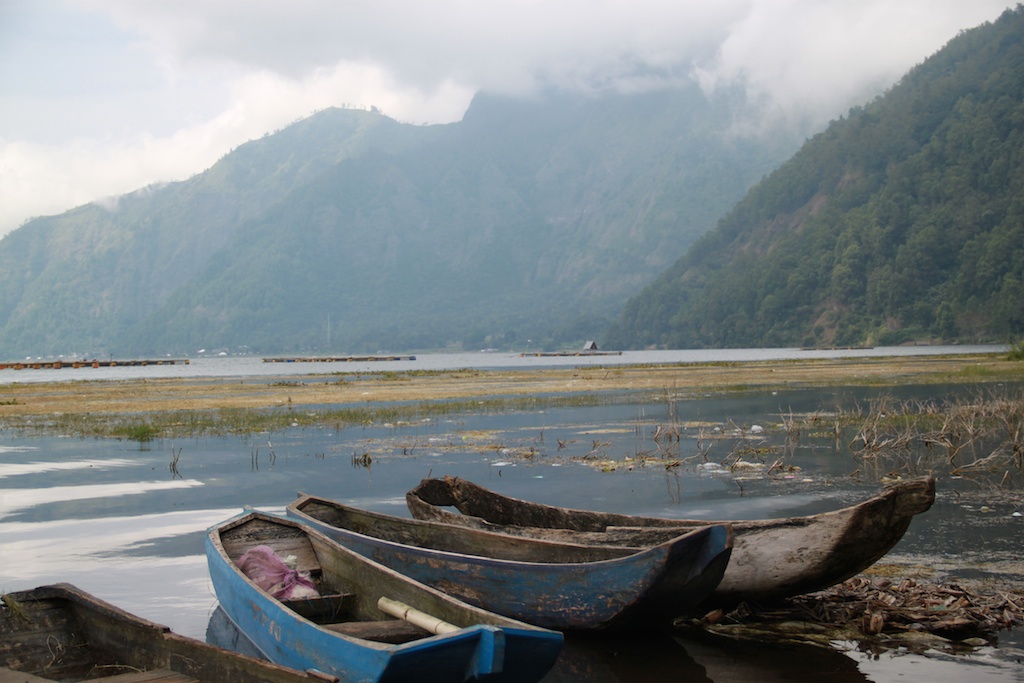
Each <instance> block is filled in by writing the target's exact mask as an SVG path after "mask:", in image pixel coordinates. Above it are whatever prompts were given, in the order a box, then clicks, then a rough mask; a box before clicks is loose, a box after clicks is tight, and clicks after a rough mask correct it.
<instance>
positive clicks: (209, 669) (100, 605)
mask: <svg viewBox="0 0 1024 683" xmlns="http://www.w3.org/2000/svg"><path fill="white" fill-rule="evenodd" d="M3 597H4V600H3V604H0V681H3V682H4V683H8V682H9V683H53V681H84V680H88V681H97V682H99V681H111V682H114V681H116V682H117V683H142V682H143V681H144V682H146V683H197V682H199V681H203V682H206V683H222V682H223V681H232V682H236V681H237V683H311V681H320V682H321V683H322V681H324V680H337V679H335V678H331V677H321V676H318V675H309V674H306V673H303V672H302V671H296V670H293V669H288V668H285V667H283V666H278V665H277V664H271V663H269V662H265V661H261V660H259V659H254V658H252V657H246V656H244V655H240V654H237V653H235V652H231V651H228V650H223V649H221V648H219V647H214V646H213V645H207V644H206V643H204V642H202V641H199V640H195V639H193V638H186V637H185V636H180V635H178V634H176V633H173V632H172V631H171V630H170V629H169V628H167V627H166V626H161V625H160V624H155V623H153V622H151V621H146V620H145V619H141V618H139V617H137V616H135V615H133V614H130V613H128V612H125V611H124V610H121V609H118V608H117V607H114V606H113V605H111V604H109V603H107V602H104V601H103V600H100V599H99V598H96V597H94V596H92V595H90V594H89V593H86V592H85V591H83V590H80V589H78V588H76V587H75V586H72V585H71V584H67V583H61V584H55V585H52V586H40V587H39V588H36V589H34V590H28V591H19V592H15V593H8V594H7V595H4V596H3Z"/></svg>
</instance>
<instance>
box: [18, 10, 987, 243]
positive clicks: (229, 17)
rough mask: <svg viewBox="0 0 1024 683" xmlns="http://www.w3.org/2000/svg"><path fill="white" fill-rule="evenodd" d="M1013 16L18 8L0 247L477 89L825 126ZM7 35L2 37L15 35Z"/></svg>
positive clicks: (460, 101) (431, 117) (434, 111)
mask: <svg viewBox="0 0 1024 683" xmlns="http://www.w3.org/2000/svg"><path fill="white" fill-rule="evenodd" d="M1006 6H1007V4H1006V3H1005V2H1004V1H1003V0H975V1H974V2H971V3H963V2H961V1H960V0H955V1H954V0H902V1H901V2H899V3H895V2H891V1H889V0H860V1H858V2H849V1H848V0H630V1H629V2H626V1H625V0H599V1H597V2H594V0H503V1H502V2H495V1H491V2H488V1H486V0H437V1H436V2H430V3H424V2H411V1H410V0H376V1H375V2H356V1H355V0H292V2H288V3H283V2H278V1H277V0H217V1H216V2H210V1H209V0H177V1H176V2H173V3H153V2H137V0H66V2H65V3H60V2H59V0H49V1H46V2H36V0H5V1H4V2H3V3H0V235H2V234H4V233H5V232H7V231H9V230H10V229H12V228H14V227H16V226H17V225H18V224H19V223H21V222H22V221H24V220H25V219H26V218H27V217H29V216H32V215H39V214H48V213H57V212H61V211H64V210H66V209H68V208H71V207H73V206H75V205H78V204H82V203H85V202H89V201H93V200H96V199H97V198H101V197H105V196H110V195H117V194H121V193H125V192H129V191H132V190H134V189H137V188H139V187H143V186H145V185H147V184H150V183H153V182H157V181H163V180H173V179H181V178H185V177H187V176H189V175H192V174H193V173H196V172H199V171H202V170H203V169H205V168H206V167H208V166H209V165H210V164H212V163H213V162H214V161H215V160H216V159H217V158H219V157H220V156H222V155H223V154H224V153H226V152H227V151H228V150H230V149H232V148H233V147H236V146H237V145H239V144H241V143H242V142H245V141H246V140H249V139H252V138H257V137H260V136H261V135H263V134H264V133H265V132H268V131H272V130H275V129H278V128H281V127H283V126H285V125H287V124H289V123H291V122H292V121H294V120H296V119H297V118H300V117H303V116H306V115H308V114H309V113H310V112H312V111H314V110H317V109H321V108H324V107H327V106H336V105H342V104H350V105H357V106H371V105H372V106H376V107H378V108H380V109H381V110H383V111H384V112H385V113H386V114H388V115H390V116H392V117H394V118H396V119H398V120H401V121H408V122H412V123H424V122H446V121H453V120H457V119H458V118H460V117H461V115H462V113H463V112H464V110H465V107H466V105H467V104H468V103H469V100H470V98H471V97H472V94H473V93H474V92H475V91H477V90H480V89H485V90H490V91H495V92H503V93H525V92H529V91H530V90H531V89H533V88H535V87H536V86H537V85H538V84H557V85H562V86H573V87H582V88H595V87H619V88H629V87H651V86H652V84H655V83H657V82H658V81H660V80H664V81H666V82H671V81H673V80H678V79H682V78H690V77H692V76H693V75H694V74H697V75H699V77H700V79H701V82H702V83H703V84H704V85H705V87H707V88H709V89H711V88H714V87H718V86H721V85H722V84H735V83H742V84H744V85H745V87H747V88H748V89H749V92H750V93H751V94H752V96H754V97H755V98H757V99H758V100H759V101H760V102H761V103H762V105H763V106H764V108H765V111H766V112H768V113H772V114H774V115H777V116H782V117H786V118H788V119H790V120H793V121H801V122H803V123H808V122H810V123H815V124H821V123H823V122H825V121H827V120H828V119H830V118H834V117H835V116H837V115H839V114H841V113H843V112H845V110H846V108H848V107H849V106H851V105H853V104H858V103H860V102H862V101H864V100H866V99H868V98H870V97H872V96H873V95H875V94H877V93H879V92H880V91H882V90H883V89H884V88H885V87H887V86H888V85H890V84H892V83H893V82H894V81H896V80H897V79H898V78H899V77H900V76H901V75H902V74H903V73H904V72H905V71H906V70H907V69H908V68H910V67H911V66H913V65H914V64H916V63H919V62H920V61H922V60H923V59H925V58H926V57H927V56H928V55H930V54H932V53H934V52H935V51H936V50H937V49H939V48H940V47H941V46H942V45H943V44H944V43H945V42H947V41H948V40H949V39H951V38H952V37H953V36H955V35H956V33H957V32H958V31H959V30H962V29H966V28H970V27H973V26H975V25H977V24H979V23H981V22H982V21H986V20H994V19H996V18H997V17H998V15H999V13H1000V12H1001V11H1002V9H1004V8H1005V7H1006ZM5 27H6V28H5Z"/></svg>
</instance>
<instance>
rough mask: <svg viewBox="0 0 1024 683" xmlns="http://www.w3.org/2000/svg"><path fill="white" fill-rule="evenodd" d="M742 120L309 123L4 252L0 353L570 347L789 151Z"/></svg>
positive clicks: (680, 104) (780, 139)
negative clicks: (745, 134)
mask: <svg viewBox="0 0 1024 683" xmlns="http://www.w3.org/2000/svg"><path fill="white" fill-rule="evenodd" d="M738 116H739V113H738V109H736V108H734V104H733V103H730V102H724V101H716V102H709V101H708V100H707V99H706V98H705V97H704V96H703V95H702V94H701V93H700V92H699V90H697V88H696V87H690V88H686V89H680V90H678V91H673V92H661V93H646V94H634V95H612V94H606V95H602V96H595V97H583V96H579V95H568V94H564V93H547V94H545V95H544V96H541V97H538V98H536V99H533V100H516V99H511V98H503V97H495V96H488V95H479V96H478V97H477V98H476V99H475V100H474V102H473V104H472V105H471V107H470V109H469V110H468V111H467V113H466V116H465V118H464V120H463V121H462V122H459V123H456V124H448V125H444V126H424V127H418V126H410V125H405V124H399V123H397V122H395V121H392V120H391V119H388V118H386V117H384V116H382V115H380V114H379V113H375V112H360V111H346V110H326V111H323V112H319V113H317V114H315V115H314V116H311V117H310V118H309V119H305V120H303V121H300V122H298V123H296V124H295V125H293V126H290V127H288V128H286V129H284V130H282V131H279V132H277V133H275V134H273V135H268V136H266V137H264V138H262V139H260V140H257V141H253V142H251V143H248V144H246V145H242V146H241V147H239V148H238V149H236V150H234V151H233V152H231V153H230V154H228V155H226V156H225V157H224V158H222V159H221V160H220V161H219V162H218V163H217V164H215V165H214V166H213V167H211V168H210V169H209V170H208V171H206V172H204V173H201V174H198V175H196V176H194V177H192V178H190V179H189V180H187V181H184V182H181V183H172V184H169V185H166V186H162V187H152V188H148V189H146V190H144V191H140V192H137V193H133V194H131V195H126V196H124V197H121V198H119V200H118V201H116V202H113V201H111V202H109V203H107V206H108V209H110V210H108V209H104V208H101V207H99V206H96V205H89V206H85V207H80V208H79V209H76V210H74V211H71V212H68V213H66V214H63V215H61V216H56V217H50V218H43V219H37V220H35V221H31V222H30V223H28V224H26V225H25V226H23V227H22V228H21V229H19V230H18V231H15V232H14V233H11V234H10V235H9V236H8V237H7V238H5V239H4V240H3V241H2V242H0V295H2V296H0V300H3V301H4V302H5V303H4V304H3V306H4V308H0V314H2V315H0V329H2V331H3V334H2V337H0V339H2V342H0V351H2V352H3V353H4V354H5V355H9V356H21V355H28V354H31V355H40V354H47V353H72V352H79V353H85V354H89V353H101V352H102V353H112V354H140V353H145V354H151V353H188V352H190V351H193V350H195V349H196V348H200V347H205V348H230V349H248V350H251V351H253V352H274V351H300V350H302V351H307V350H308V351H324V352H332V353H339V352H347V351H352V352H362V351H374V350H377V349H380V348H389V349H420V348H439V347H442V346H450V345H455V346H459V345H462V344H465V345H467V346H468V347H470V348H472V347H475V346H479V345H484V344H487V345H500V344H503V343H506V342H508V343H512V342H513V341H514V340H516V339H522V340H525V339H533V340H535V344H542V343H543V344H558V343H576V342H577V341H578V340H581V339H584V338H590V337H593V336H596V335H597V334H598V333H600V331H601V330H603V329H604V328H605V327H606V326H607V325H608V324H609V323H610V321H611V320H612V319H613V318H614V316H615V315H616V313H617V311H618V310H619V308H620V307H621V306H622V304H623V303H624V302H625V301H626V300H627V299H628V297H629V296H630V295H631V294H633V293H635V292H636V291H637V290H638V288H640V287H642V286H643V285H646V284H647V283H649V282H650V281H651V280H652V279H653V278H654V277H655V276H656V275H657V274H658V272H660V271H661V270H662V269H663V268H665V267H666V266H667V265H669V264H671V263H672V262H673V261H674V260H675V259H677V258H678V257H679V255H680V254H682V253H683V251H684V250H685V248H686V246H687V245H688V244H690V243H691V242H692V241H693V240H694V239H696V238H697V237H698V236H699V235H701V234H702V233H704V232H705V231H706V230H708V229H709V228H710V227H711V226H712V225H713V224H714V221H715V220H716V219H717V217H718V216H720V215H721V214H722V213H723V212H724V211H725V210H726V209H727V207H729V206H731V205H732V204H733V203H734V202H735V201H736V200H737V199H738V198H739V197H740V196H742V194H743V192H744V191H745V190H746V189H747V188H748V187H750V185H751V184H753V183H754V182H755V181H756V180H757V179H758V178H760V177H762V176H763V175H764V174H765V173H766V172H768V171H770V170H771V169H772V168H773V167H774V166H775V165H776V164H777V163H778V162H779V161H781V160H782V159H783V158H785V157H786V156H788V154H790V153H791V152H792V150H794V149H796V146H797V143H796V141H795V139H794V138H795V136H789V137H787V136H783V135H774V136H767V137H764V138H742V137H738V136H736V135H734V134H733V133H732V132H731V122H732V120H733V119H734V118H735V117H738ZM69 245H75V248H74V249H73V250H71V249H69V248H68V247H69ZM488 340H489V341H488Z"/></svg>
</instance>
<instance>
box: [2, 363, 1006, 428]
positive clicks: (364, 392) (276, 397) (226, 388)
mask: <svg viewBox="0 0 1024 683" xmlns="http://www.w3.org/2000/svg"><path fill="white" fill-rule="evenodd" d="M0 380H2V377H0ZM1000 382H1024V363H1022V362H1020V361H1012V360H1008V359H1007V358H1006V356H1005V355H1003V354H974V355H957V356H911V357H866V358H838V359H809V360H797V361H794V360H772V361H746V362H722V363H692V364H665V365H609V366H587V367H572V368H532V369H512V370H510V369H465V370H440V371H417V370H411V371H390V372H350V373H323V374H309V375H289V376H265V377H243V378H211V377H207V378H174V379H129V380H124V379H120V380H104V379H96V380H64V381H61V380H54V381H53V382H39V383H9V384H0V426H11V424H12V422H18V421H20V420H21V419H23V418H28V417H33V416H53V415H83V414H103V415H110V414H133V415H145V414H153V413H165V412H178V411H213V410H223V409H235V410H270V409H274V408H281V407H292V408H295V407H309V406H346V405H348V406H365V405H367V404H382V403H383V404H388V403H404V402H430V401H444V400H466V399H473V398H477V399H483V398H489V397H525V396H548V397H551V396H569V395H574V394H604V395H610V394H615V393H635V392H657V393H659V394H662V395H666V394H671V395H674V396H683V397H685V396H687V395H693V394H696V393H708V392H710V393H727V392H737V391H768V390H784V389H793V388H801V387H823V386H885V385H892V386H899V385H904V384H964V385H967V384H992V383H1000Z"/></svg>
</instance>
